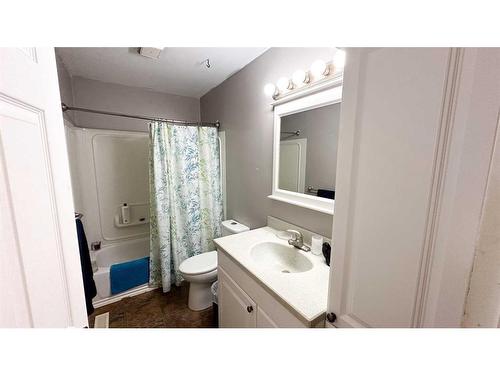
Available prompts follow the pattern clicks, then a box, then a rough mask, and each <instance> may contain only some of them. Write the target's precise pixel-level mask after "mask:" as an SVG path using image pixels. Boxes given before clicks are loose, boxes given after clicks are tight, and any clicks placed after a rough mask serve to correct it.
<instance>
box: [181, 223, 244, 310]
mask: <svg viewBox="0 0 500 375" xmlns="http://www.w3.org/2000/svg"><path fill="white" fill-rule="evenodd" d="M249 229H250V228H248V227H247V226H245V225H243V224H241V223H238V222H237V221H235V220H226V221H223V222H222V237H224V236H229V235H231V234H236V233H241V232H245V231H247V230H249ZM179 271H180V272H181V274H182V277H183V278H184V279H185V280H186V281H188V282H189V300H188V307H189V308H190V309H191V310H194V311H199V310H204V309H206V308H208V307H210V305H211V304H212V292H211V291H210V287H211V285H212V283H213V282H214V281H215V280H217V251H209V252H207V253H203V254H199V255H195V256H193V257H191V258H188V259H186V260H185V261H184V262H182V263H181V265H180V266H179Z"/></svg>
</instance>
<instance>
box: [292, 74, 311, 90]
mask: <svg viewBox="0 0 500 375" xmlns="http://www.w3.org/2000/svg"><path fill="white" fill-rule="evenodd" d="M292 82H293V84H294V85H295V86H302V85H303V84H304V83H307V82H309V75H308V74H307V72H304V71H303V70H297V71H296V72H295V73H293V75H292Z"/></svg>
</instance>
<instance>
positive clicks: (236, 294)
mask: <svg viewBox="0 0 500 375" xmlns="http://www.w3.org/2000/svg"><path fill="white" fill-rule="evenodd" d="M218 276H219V291H218V295H217V297H218V304H219V326H220V327H221V328H255V327H256V325H257V320H256V314H257V305H256V304H255V302H254V301H253V300H252V299H251V298H250V297H249V296H248V295H247V294H246V293H245V292H244V291H243V290H242V289H241V288H240V287H239V286H238V285H237V284H236V283H235V282H234V281H233V279H231V277H230V276H229V275H228V274H227V273H226V272H225V271H224V269H223V268H221V267H219V269H218Z"/></svg>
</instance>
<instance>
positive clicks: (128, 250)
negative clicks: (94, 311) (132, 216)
mask: <svg viewBox="0 0 500 375" xmlns="http://www.w3.org/2000/svg"><path fill="white" fill-rule="evenodd" d="M91 255H92V258H93V259H95V262H96V264H97V271H95V272H94V281H95V285H96V288H97V296H96V298H95V299H94V300H95V301H99V300H103V299H107V298H109V297H111V283H110V279H109V269H110V267H111V265H113V264H117V263H123V262H128V261H130V260H134V259H139V258H143V257H146V256H149V237H145V238H140V239H136V240H127V241H123V242H119V243H113V244H109V245H103V246H102V248H101V249H100V250H96V251H91ZM147 285H148V284H144V285H142V286H139V287H135V288H133V289H130V290H129V291H133V290H135V289H139V288H142V289H144V287H147ZM129 291H125V292H123V293H120V294H117V295H116V296H122V297H123V296H125V295H129V294H130V293H129ZM94 305H95V304H94Z"/></svg>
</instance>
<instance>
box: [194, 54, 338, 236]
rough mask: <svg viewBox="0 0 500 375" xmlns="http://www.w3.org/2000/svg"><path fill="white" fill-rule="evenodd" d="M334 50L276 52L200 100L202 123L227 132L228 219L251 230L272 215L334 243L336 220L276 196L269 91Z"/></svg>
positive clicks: (248, 67) (262, 58) (326, 58)
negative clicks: (216, 125)
mask: <svg viewBox="0 0 500 375" xmlns="http://www.w3.org/2000/svg"><path fill="white" fill-rule="evenodd" d="M332 56H333V49H330V48H272V49H270V50H268V51H267V52H266V53H264V54H263V55H261V56H260V57H258V58H257V59H255V60H254V61H253V62H251V63H250V64H249V65H247V66H246V67H245V68H243V69H242V70H240V71H239V72H238V73H236V74H235V75H233V76H232V77H230V78H228V79H227V80H226V81H224V82H223V83H222V84H220V85H219V86H217V87H216V88H214V89H212V90H211V91H210V92H208V93H207V94H206V95H204V96H203V97H202V98H201V118H202V120H203V121H212V120H220V121H221V125H222V126H221V129H222V130H225V131H226V174H227V179H226V181H227V214H228V217H230V218H234V219H236V220H239V221H241V222H243V223H245V224H246V225H249V226H250V227H251V228H256V227H260V226H264V225H266V216H267V215H272V216H276V217H279V218H281V219H283V220H286V221H288V222H291V223H293V224H296V225H298V226H301V227H303V228H307V229H309V230H311V231H313V232H317V233H320V234H322V235H325V236H328V237H331V232H332V220H333V218H332V216H331V215H326V214H322V213H319V212H316V211H312V210H308V209H305V208H301V207H297V206H294V205H290V204H286V203H282V202H278V201H274V200H271V199H269V198H267V196H268V195H269V194H271V179H272V149H273V111H272V107H271V106H270V103H271V99H270V98H268V97H266V96H265V95H264V91H263V88H264V85H265V84H266V83H268V82H276V81H277V80H278V79H279V78H280V77H281V76H288V77H290V76H291V75H292V74H293V72H294V71H295V70H297V69H305V70H307V69H308V67H309V66H310V65H311V63H312V62H313V61H314V60H316V59H324V60H325V61H329V60H331V59H332Z"/></svg>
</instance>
